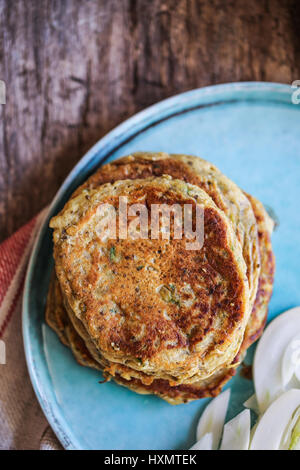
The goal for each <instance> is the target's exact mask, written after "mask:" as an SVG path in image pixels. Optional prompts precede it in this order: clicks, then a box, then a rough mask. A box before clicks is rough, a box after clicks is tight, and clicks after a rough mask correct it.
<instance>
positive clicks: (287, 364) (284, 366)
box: [281, 335, 300, 387]
mask: <svg viewBox="0 0 300 470" xmlns="http://www.w3.org/2000/svg"><path fill="white" fill-rule="evenodd" d="M299 366H300V335H295V336H294V337H293V339H292V340H291V342H290V343H289V344H288V345H287V347H286V348H285V351H284V354H283V357H282V361H281V378H282V385H283V386H284V387H286V386H287V385H288V383H289V382H290V381H291V379H292V377H293V375H294V374H295V373H296V371H297V369H298V368H299Z"/></svg>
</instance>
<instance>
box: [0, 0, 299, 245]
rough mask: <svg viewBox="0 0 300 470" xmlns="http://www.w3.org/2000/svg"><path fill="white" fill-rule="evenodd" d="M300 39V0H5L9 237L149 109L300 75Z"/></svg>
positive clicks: (4, 158)
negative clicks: (105, 139)
mask: <svg viewBox="0 0 300 470" xmlns="http://www.w3.org/2000/svg"><path fill="white" fill-rule="evenodd" d="M299 35H300V2H299V0H298V1H297V0H296V1H283V0H269V1H263V0H251V1H247V0H244V1H225V0H223V1H221V0H206V1H204V0H202V1H199V0H167V1H162V0H152V1H149V0H90V1H88V0H85V1H83V0H57V1H52V0H14V1H12V0H0V79H1V80H4V81H5V83H6V88H7V92H6V93H7V96H6V99H7V102H6V104H5V105H0V240H3V239H4V238H5V237H7V236H8V235H10V234H11V233H13V232H14V231H15V230H16V229H17V228H18V227H20V226H21V225H22V224H23V223H24V222H26V221H27V220H29V219H30V218H31V217H32V216H33V215H34V214H35V213H36V212H37V211H39V210H40V209H41V208H42V207H43V206H45V205H46V204H47V203H49V202H50V200H51V198H52V197H53V195H54V194H55V192H56V191H57V189H58V187H59V186H60V184H61V183H62V181H63V179H64V178H65V176H66V175H67V173H68V172H69V171H70V169H71V168H72V167H73V166H74V165H75V163H76V162H77V161H78V160H79V158H80V157H81V156H82V155H83V154H84V152H85V151H86V150H87V149H88V148H89V147H90V146H91V145H92V144H94V143H95V142H96V141H97V140H98V139H99V138H100V137H101V136H103V135H104V134H105V133H106V132H107V131H109V130H110V129H111V128H113V127H114V126H115V125H116V124H118V123H120V122H121V121H123V120H124V119H126V118H128V117H129V116H131V115H132V114H134V113H135V112H137V111H139V110H141V109H143V108H145V107H146V106H149V105H151V104H152V103H155V102H157V101H159V100H161V99H163V98H166V97H168V96H170V95H173V94H175V93H179V92H183V91H185V90H189V89H192V88H196V87H202V86H204V85H210V84H214V83H222V82H232V81H245V80H265V81H276V82H285V83H291V82H292V81H293V80H296V79H300V42H299Z"/></svg>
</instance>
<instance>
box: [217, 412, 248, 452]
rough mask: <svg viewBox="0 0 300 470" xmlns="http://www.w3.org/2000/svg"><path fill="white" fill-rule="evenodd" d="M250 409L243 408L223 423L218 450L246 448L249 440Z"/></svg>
mask: <svg viewBox="0 0 300 470" xmlns="http://www.w3.org/2000/svg"><path fill="white" fill-rule="evenodd" d="M250 427H251V419H250V410H244V411H242V412H241V413H239V414H238V415H237V416H236V417H235V418H233V419H232V420H230V421H228V423H226V424H225V426H224V430H223V438H222V443H221V447H220V450H248V449H249V442H250Z"/></svg>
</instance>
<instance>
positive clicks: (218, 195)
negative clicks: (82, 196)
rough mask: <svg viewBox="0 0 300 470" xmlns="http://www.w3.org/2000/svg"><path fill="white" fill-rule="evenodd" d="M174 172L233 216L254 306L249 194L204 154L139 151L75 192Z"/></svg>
mask: <svg viewBox="0 0 300 470" xmlns="http://www.w3.org/2000/svg"><path fill="white" fill-rule="evenodd" d="M164 174H166V175H170V176H172V178H177V179H180V180H184V181H186V182H188V183H191V184H194V185H196V186H198V187H199V188H201V189H203V190H204V191H205V192H206V193H207V194H208V195H209V196H210V197H211V198H212V199H213V201H214V202H215V204H216V205H217V207H218V208H219V209H221V210H222V211H224V213H225V214H226V215H227V217H228V218H229V219H230V220H231V222H232V225H233V228H234V230H235V232H236V235H237V238H238V240H239V242H240V243H241V246H242V250H243V256H244V259H245V262H246V265H247V277H248V282H249V290H250V299H249V305H250V309H252V308H253V305H254V302H255V299H256V294H257V288H258V280H259V275H260V253H259V240H258V233H257V225H256V220H255V215H254V213H253V209H252V205H251V203H250V201H249V200H248V198H247V196H246V195H245V194H244V193H243V192H242V191H241V190H240V188H239V187H238V186H237V185H236V184H235V183H234V182H232V181H231V180H230V179H229V178H227V177H226V176H225V175H223V174H222V173H221V172H220V170H219V169H218V168H217V167H216V166H214V165H213V164H212V163H210V162H208V161H206V160H203V159H202V158H199V157H195V156H190V155H181V154H167V153H162V152H158V153H151V152H137V153H134V154H132V155H129V156H128V157H123V158H120V159H118V160H115V161H114V162H112V163H109V164H106V165H103V166H102V167H100V168H99V170H98V171H96V172H95V173H94V174H93V175H92V176H91V177H90V178H88V179H87V181H86V182H85V183H84V184H83V185H82V186H80V187H79V188H78V189H77V190H76V191H75V193H74V196H76V195H77V194H79V193H80V192H81V191H82V190H83V189H87V188H90V189H93V188H97V187H99V186H100V185H102V184H104V183H108V182H110V183H112V182H114V181H118V180H124V179H137V178H148V177H150V176H162V175H164Z"/></svg>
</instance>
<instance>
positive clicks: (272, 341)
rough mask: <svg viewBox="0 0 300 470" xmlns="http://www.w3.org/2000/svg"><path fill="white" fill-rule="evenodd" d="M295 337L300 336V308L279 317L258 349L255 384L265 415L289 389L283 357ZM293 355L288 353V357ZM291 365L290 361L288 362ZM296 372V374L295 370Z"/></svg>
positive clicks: (288, 373) (254, 372) (255, 358)
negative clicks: (284, 383) (283, 371)
mask: <svg viewBox="0 0 300 470" xmlns="http://www.w3.org/2000/svg"><path fill="white" fill-rule="evenodd" d="M295 335H300V307H296V308H293V309H291V310H288V311H287V312H285V313H283V314H281V315H279V316H278V317H277V318H275V320H273V321H272V322H271V323H270V325H269V326H268V327H267V329H266V331H265V332H264V334H263V335H262V337H261V339H260V341H259V343H258V346H257V348H256V352H255V357H254V366H253V376H254V385H255V392H256V397H257V401H258V404H259V409H260V412H261V413H263V412H264V411H265V410H266V409H267V407H268V406H269V405H270V403H272V402H273V401H274V400H275V399H276V398H277V397H278V396H279V395H280V394H281V393H283V392H284V390H285V388H286V389H287V388H290V385H285V386H284V385H283V382H284V381H286V380H287V377H288V376H289V375H290V368H289V367H288V368H289V372H287V374H286V375H284V379H283V377H282V357H283V356H284V353H285V351H286V348H287V347H288V345H289V344H290V343H291V342H292V341H293V339H294V337H295ZM288 355H289V353H287V357H288ZM285 360H286V361H287V362H289V360H288V359H287V358H286V359H285ZM295 372H296V371H295Z"/></svg>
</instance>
